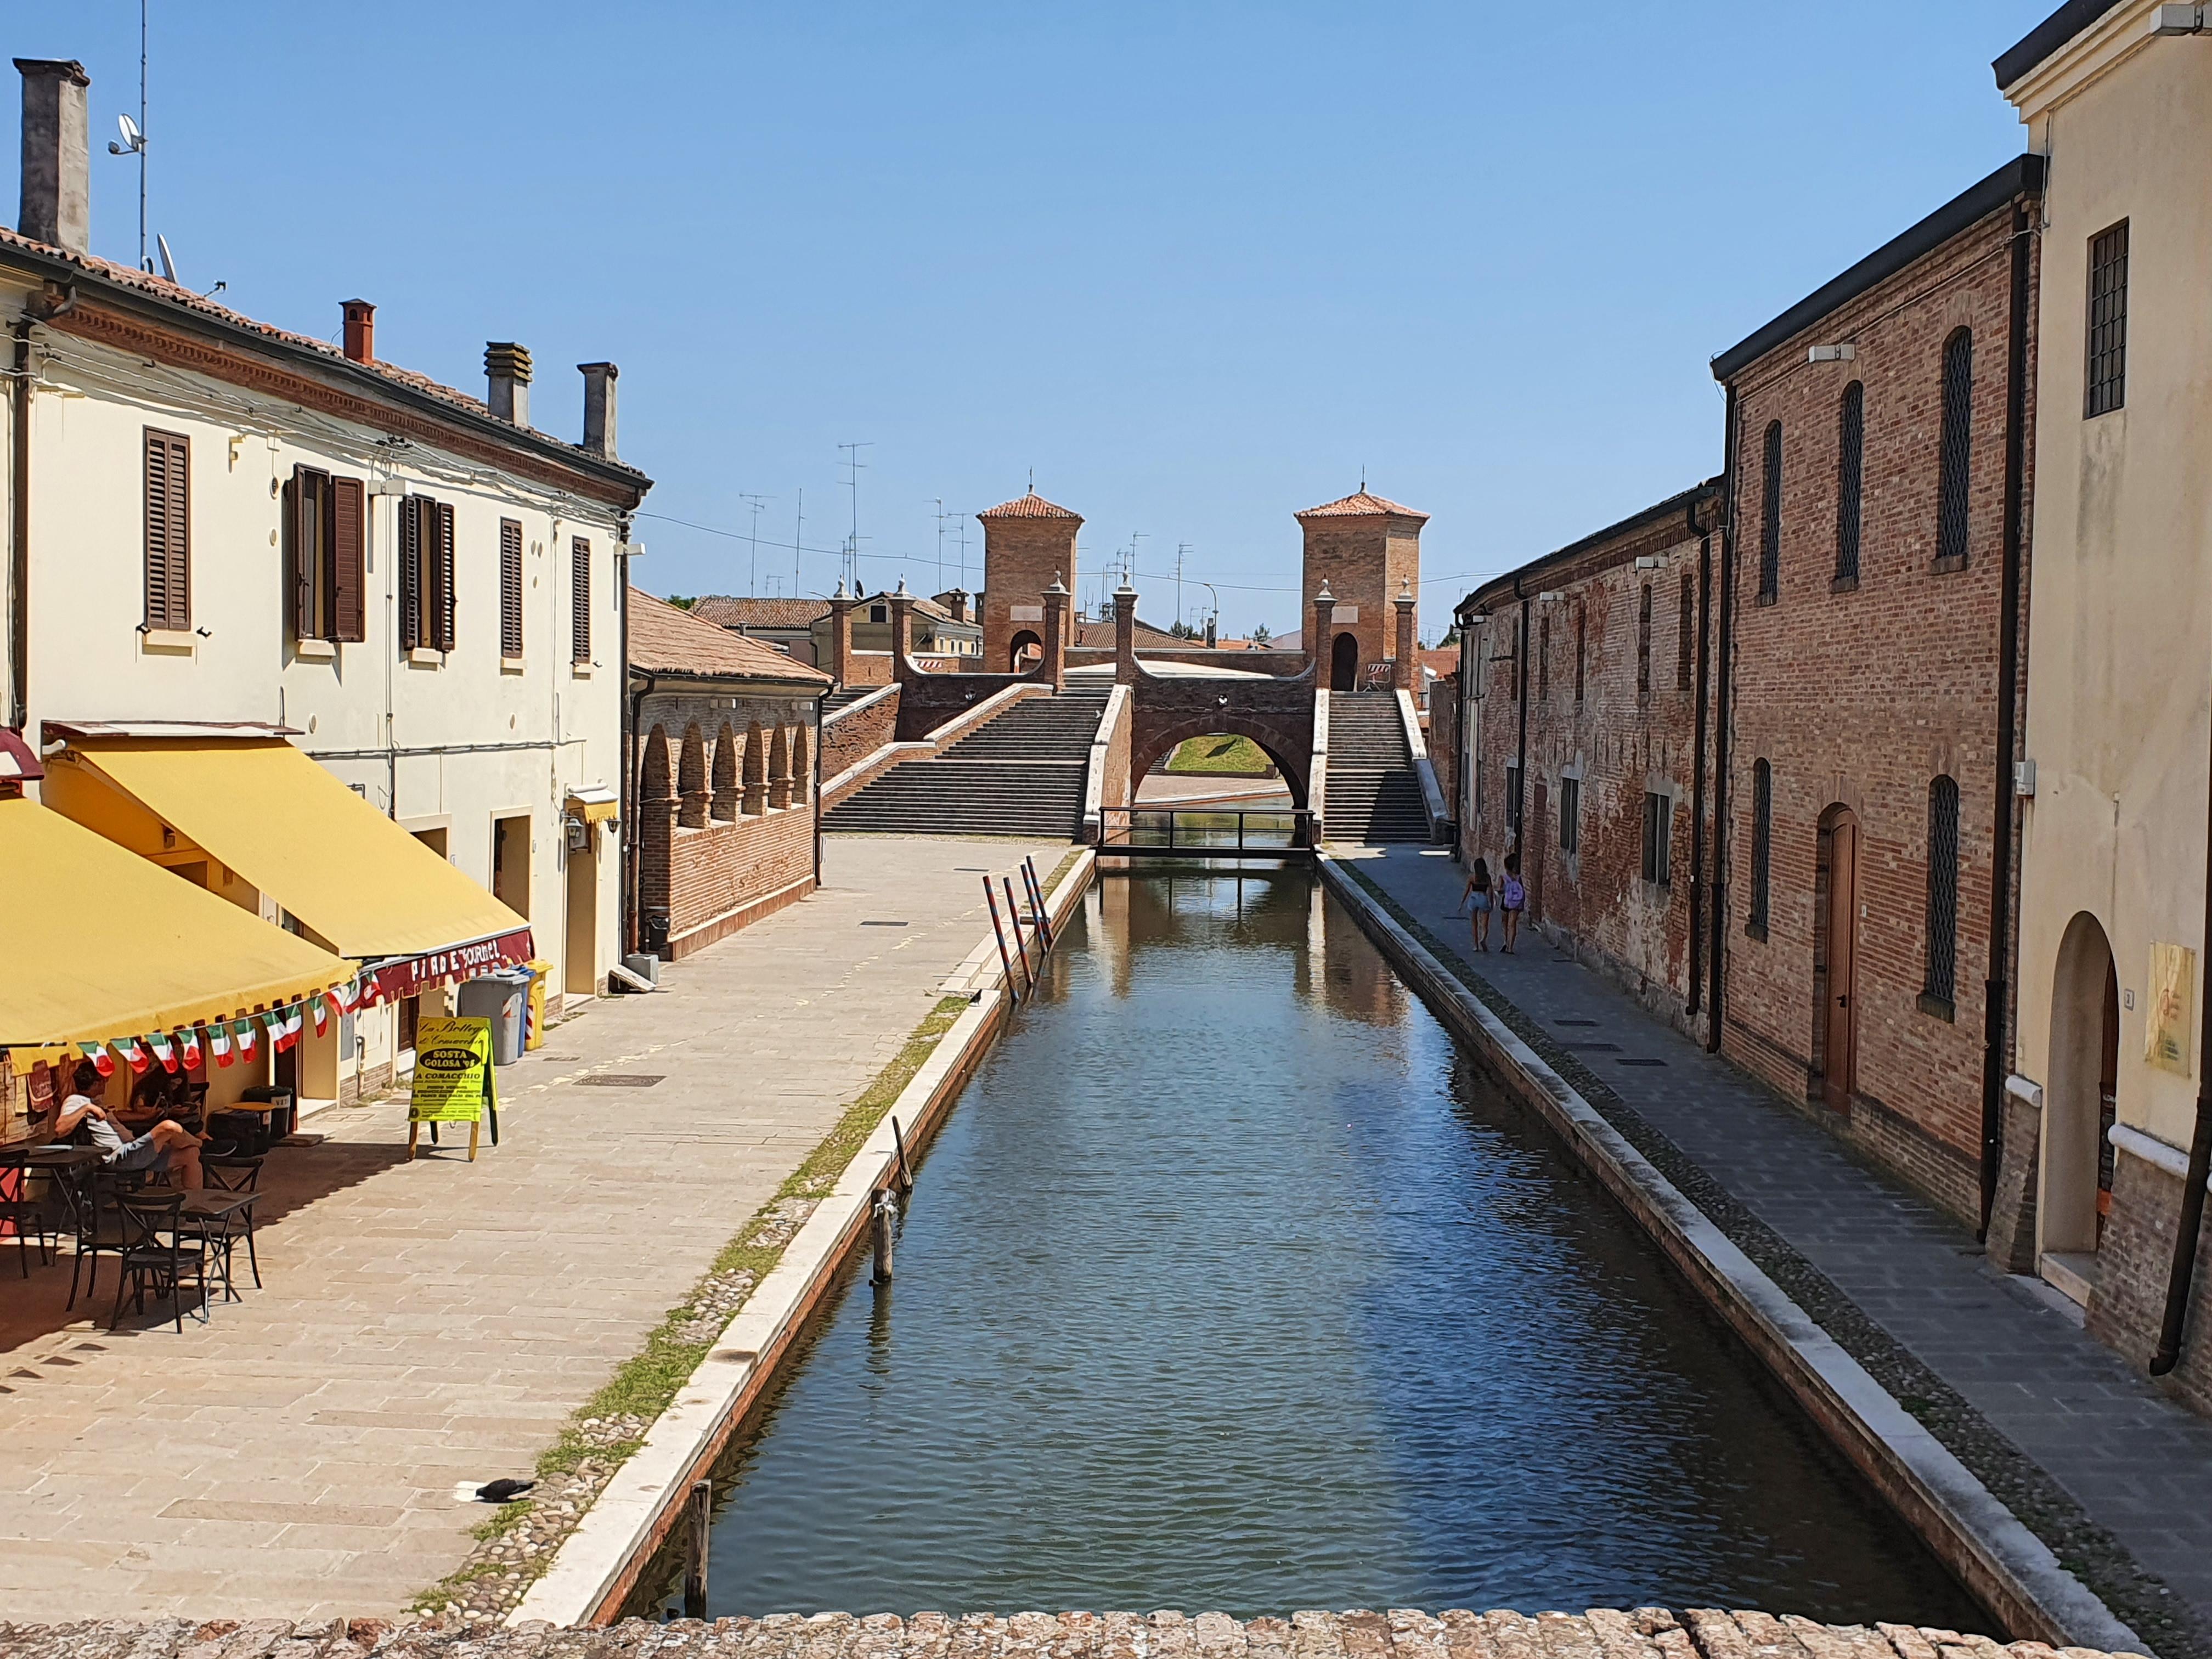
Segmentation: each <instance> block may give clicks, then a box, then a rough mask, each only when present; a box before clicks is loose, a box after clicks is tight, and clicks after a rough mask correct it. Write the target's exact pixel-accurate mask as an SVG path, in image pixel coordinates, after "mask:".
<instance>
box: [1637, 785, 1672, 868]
mask: <svg viewBox="0 0 2212 1659" xmlns="http://www.w3.org/2000/svg"><path fill="white" fill-rule="evenodd" d="M1673 842H1674V797H1673V796H1672V795H1669V794H1665V793H1661V792H1660V791H1658V790H1656V789H1647V790H1645V791H1644V880H1646V881H1648V882H1652V883H1655V884H1657V885H1658V886H1661V887H1664V886H1665V885H1667V884H1668V882H1669V881H1670V880H1672V879H1673V878H1674V870H1673V868H1672V866H1673V863H1674V859H1673V853H1674V846H1673Z"/></svg>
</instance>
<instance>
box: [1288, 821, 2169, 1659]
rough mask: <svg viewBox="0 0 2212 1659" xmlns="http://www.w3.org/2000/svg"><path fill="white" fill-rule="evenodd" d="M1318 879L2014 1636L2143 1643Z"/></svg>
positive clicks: (1680, 1204) (1429, 975) (1532, 1060)
mask: <svg viewBox="0 0 2212 1659" xmlns="http://www.w3.org/2000/svg"><path fill="white" fill-rule="evenodd" d="M1319 865H1320V870H1321V874H1322V879H1323V881H1324V882H1325V883H1326V884H1328V888H1329V890H1330V891H1331V892H1333V893H1334V895H1335V896H1337V897H1338V898H1339V899H1340V900H1341V901H1342V902H1344V904H1345V905H1346V908H1348V909H1349V910H1350V911H1351V912H1352V915H1353V916H1354V917H1355V918H1356V919H1357V920H1358V922H1359V925H1360V927H1361V928H1362V929H1363V930H1364V932H1365V933H1367V934H1368V936H1369V937H1370V939H1373V940H1374V941H1375V943H1376V945H1377V947H1378V948H1379V949H1380V950H1381V951H1383V954H1384V956H1385V957H1387V958H1388V959H1389V962H1390V963H1391V964H1392V966H1393V967H1394V968H1395V969H1397V971H1398V972H1399V973H1400V974H1401V975H1402V976H1403V977H1404V979H1405V980H1406V981H1407V984H1408V985H1409V986H1411V987H1412V988H1413V990H1414V991H1415V992H1416V993H1417V994H1419V996H1420V997H1421V999H1422V1000H1423V1001H1424V1002H1425V1003H1426V1004H1427V1005H1428V1006H1429V1007H1430V1008H1431V1011H1432V1012H1434V1013H1435V1014H1436V1015H1437V1018H1439V1019H1440V1020H1441V1021H1442V1022H1443V1024H1444V1025H1445V1026H1446V1028H1447V1029H1448V1030H1450V1031H1451V1032H1452V1033H1453V1034H1454V1036H1456V1037H1458V1038H1459V1039H1460V1041H1461V1042H1462V1044H1463V1046H1464V1047H1465V1048H1467V1050H1468V1052H1469V1054H1471V1055H1473V1056H1474V1058H1475V1059H1476V1060H1477V1061H1478V1062H1479V1063H1481V1064H1482V1065H1483V1066H1485V1067H1486V1069H1487V1070H1488V1071H1490V1072H1491V1073H1492V1074H1493V1075H1494V1076H1495V1077H1496V1078H1497V1079H1498V1080H1499V1081H1500V1082H1501V1083H1502V1084H1504V1086H1505V1087H1506V1088H1508V1089H1509V1090H1510V1091H1511V1092H1512V1093H1513V1094H1514V1095H1515V1096H1516V1097H1517V1098H1519V1099H1520V1100H1522V1102H1524V1103H1526V1104H1527V1105H1528V1107H1529V1108H1531V1109H1533V1110H1534V1111H1535V1112H1536V1113H1537V1114H1538V1115H1540V1116H1541V1118H1542V1119H1543V1120H1544V1121H1546V1122H1547V1124H1549V1125H1550V1127H1552V1128H1553V1131H1554V1132H1555V1133H1558V1134H1559V1137H1560V1139H1562V1140H1564V1141H1565V1143H1566V1145H1567V1146H1569V1147H1570V1148H1571V1150H1572V1151H1573V1152H1575V1154H1576V1155H1577V1158H1579V1159H1580V1160H1581V1162H1582V1163H1583V1165H1584V1166H1585V1167H1586V1168H1588V1169H1589V1170H1590V1171H1591V1172H1592V1173H1593V1174H1594V1175H1595V1176H1596V1177H1597V1179H1598V1180H1599V1181H1600V1182H1601V1183H1602V1184H1603V1185H1604V1186H1605V1187H1606V1188H1607V1190H1608V1191H1609V1192H1610V1193H1611V1194H1613V1197H1614V1198H1615V1199H1616V1200H1618V1201H1619V1202H1620V1204H1621V1205H1622V1206H1623V1207H1624V1208H1625V1209H1626V1210H1627V1212H1629V1214H1630V1215H1631V1216H1632V1217H1633V1218H1635V1219H1636V1221H1637V1222H1638V1224H1639V1225H1641V1226H1642V1227H1643V1228H1644V1230H1645V1231H1647V1232H1648V1233H1649V1234H1650V1236H1651V1237H1652V1238H1653V1239H1654V1240H1655V1241H1656V1243H1658V1245H1659V1246H1660V1248H1661V1249H1662V1250H1663V1251H1664V1252H1665V1253H1666V1255H1668V1259H1669V1260H1670V1261H1673V1262H1674V1265H1675V1267H1677V1268H1678V1269H1679V1270H1680V1272H1681V1273H1683V1275H1684V1276H1685V1277H1686V1279H1688V1280H1689V1281H1690V1283H1691V1284H1692V1285H1693V1286H1694V1287H1695V1288H1696V1289H1697V1290H1698V1291H1699V1293H1700V1295H1702V1296H1703V1297H1705V1300H1706V1301H1707V1302H1708V1303H1709V1304H1711V1306H1712V1307H1713V1308H1714V1309H1715V1310H1717V1312H1718V1313H1719V1314H1720V1316H1722V1317H1723V1319H1725V1320H1726V1321H1727V1322H1728V1323H1729V1326H1730V1327H1731V1328H1733V1329H1734V1330H1735V1332H1736V1333H1737V1334H1739V1335H1740V1336H1741V1338H1742V1339H1743V1340H1744V1341H1745V1342H1746V1343H1747V1345H1748V1346H1749V1347H1750V1348H1751V1350H1752V1351H1753V1353H1754V1354H1756V1355H1757V1356H1758V1357H1759V1359H1760V1360H1761V1362H1762V1363H1764V1364H1765V1366H1766V1367H1767V1369H1768V1370H1770V1371H1771V1372H1772V1374H1773V1375H1774V1376H1776V1377H1778V1379H1779V1380H1780V1381H1781V1382H1782V1383H1783V1384H1784V1386H1785V1387H1786V1388H1787V1389H1789V1390H1790V1393H1791V1394H1792V1395H1793V1396H1794V1397H1795V1398H1796V1400H1797V1401H1798V1402H1799V1403H1800V1404H1801V1405H1802V1407H1804V1408H1805V1410H1806V1411H1807V1413H1808V1414H1809V1415H1810V1416H1811V1417H1812V1418H1813V1419H1814V1421H1815V1422H1816V1423H1818V1424H1819V1425H1820V1427H1821V1428H1822V1429H1823V1431H1825V1432H1826V1434H1827V1435H1828V1437H1830V1439H1831V1440H1832V1442H1833V1443H1835V1444H1836V1445H1837V1446H1838V1448H1839V1449H1841V1450H1842V1451H1843V1452H1844V1455H1846V1456H1848V1457H1849V1458H1850V1461H1851V1462H1852V1463H1853V1464H1854V1465H1855V1466H1856V1467H1857V1468H1858V1469H1859V1470H1860V1471H1861V1472H1862V1473H1863V1474H1864V1475H1865V1476H1866V1478H1867V1479H1868V1480H1869V1481H1870V1482H1871V1483H1872V1484H1873V1485H1874V1486H1875V1489H1876V1490H1877V1491H1878V1492H1881V1494H1882V1496H1883V1497H1884V1498H1886V1499H1887V1501H1888V1502H1889V1503H1890V1504H1892V1506H1893V1507H1894V1508H1895V1509H1896V1510H1897V1511H1898V1512H1899V1515H1900V1516H1903V1517H1904V1519H1905V1521H1906V1522H1907V1523H1908V1524H1910V1525H1911V1527H1912V1528H1914V1529H1915V1530H1916V1531H1917V1533H1918V1534H1920V1535H1921V1537H1922V1538H1923V1539H1924V1540H1925V1541H1927V1542H1928V1544H1929V1547H1931V1548H1932V1549H1934V1550H1935V1551H1936V1554H1937V1555H1938V1557H1939V1558H1940V1559H1942V1560H1943V1562H1944V1563H1945V1565H1947V1566H1948V1568H1949V1569H1950V1570H1951V1571H1952V1572H1953V1573H1954V1574H1955V1575H1956V1576H1957V1577H1958V1578H1959V1579H1960V1583H1963V1584H1964V1585H1965V1586H1966V1589H1968V1590H1969V1591H1970V1592H1971V1593H1972V1595H1974V1596H1975V1597H1976V1598H1977V1599H1978V1601H1981V1602H1982V1603H1983V1604H1984V1606H1985V1607H1988V1608H1989V1610H1990V1613H1992V1614H1994V1615H1995V1616H1996V1619H1997V1620H1999V1621H2000V1622H2001V1623H2002V1626H2004V1628H2005V1629H2006V1630H2007V1631H2008V1632H2012V1633H2013V1634H2014V1635H2015V1636H2016V1637H2019V1638H2024V1639H2027V1640H2029V1641H2036V1642H2047V1643H2051V1644H2056V1645H2059V1646H2066V1645H2069V1644H2078V1645H2081V1646H2097V1647H2105V1648H2124V1649H2134V1648H2139V1647H2141V1646H2142V1641H2141V1638H2138V1637H2137V1636H2136V1633H2135V1632H2134V1631H2133V1630H2131V1629H2130V1627H2129V1626H2127V1625H2126V1624H2125V1623H2124V1621H2123V1620H2120V1619H2119V1618H2118V1616H2117V1615H2115V1614H2114V1613H2112V1610H2111V1609H2110V1608H2109V1607H2106V1604H2105V1603H2104V1602H2103V1601H2101V1600H2100V1598H2099V1597H2098V1596H2097V1595H2094V1594H2093V1592H2091V1591H2090V1590H2089V1589H2087V1588H2086V1587H2085V1586H2084V1585H2083V1584H2082V1583H2081V1581H2080V1580H2079V1579H2077V1578H2076V1577H2075V1576H2074V1575H2073V1574H2072V1573H2070V1572H2069V1571H2066V1569H2065V1568H2064V1567H2063V1566H2062V1565H2060V1564H2059V1562H2058V1559H2057V1556H2056V1555H2055V1554H2053V1553H2052V1552H2051V1549H2050V1547H2048V1546H2047V1545H2046V1544H2045V1543H2044V1541H2042V1540H2041V1539H2040V1538H2039V1537H2037V1536H2036V1535H2035V1534H2034V1533H2033V1531H2031V1530H2030V1529H2029V1528H2027V1526H2026V1525H2025V1524H2024V1523H2023V1522H2021V1520H2020V1519H2019V1518H2018V1517H2017V1516H2015V1515H2014V1514H2013V1513H2012V1511H2011V1510H2009V1509H2008V1508H2007V1507H2006V1505H2005V1504H2003V1503H2002V1501H2001V1500H2000V1499H1999V1498H1997V1497H1996V1495H1995V1494H1994V1493H1993V1492H1990V1489H1989V1487H1988V1486H1985V1485H1984V1484H1983V1482H1982V1481H1981V1480H1979V1479H1978V1478H1977V1477H1976V1476H1975V1475H1974V1474H1972V1472H1971V1471H1970V1470H1968V1469H1967V1468H1966V1466H1965V1465H1964V1464H1963V1463H1961V1462H1960V1461H1959V1459H1958V1458H1957V1457H1956V1456H1955V1455H1954V1454H1953V1453H1952V1452H1951V1451H1950V1450H1949V1449H1948V1448H1946V1447H1945V1446H1944V1445H1943V1444H1942V1443H1941V1442H1940V1441H1939V1440H1937V1439H1936V1437H1935V1436H1934V1435H1933V1434H1931V1433H1930V1432H1929V1430H1928V1429H1927V1428H1925V1427H1924V1426H1923V1425H1921V1424H1920V1423H1919V1422H1918V1421H1917V1419H1914V1417H1913V1416H1912V1415H1911V1413H1910V1412H1908V1411H1907V1410H1906V1408H1905V1405H1904V1404H1903V1403H1902V1402H1901V1401H1899V1400H1898V1399H1897V1398H1896V1397H1895V1396H1894V1395H1891V1394H1890V1393H1889V1392H1888V1390H1887V1389H1884V1388H1883V1387H1882V1386H1881V1383H1878V1382H1877V1381H1876V1380H1875V1377H1874V1376H1872V1375H1871V1374H1869V1372H1868V1370H1866V1369H1865V1367H1863V1365H1861V1364H1859V1363H1858V1361H1857V1359H1855V1358H1853V1357H1852V1356H1851V1355H1850V1353H1849V1352H1846V1351H1845V1349H1844V1347H1843V1346H1841V1345H1840V1344H1839V1343H1838V1342H1837V1340H1835V1339H1834V1338H1833V1337H1832V1336H1830V1335H1829V1334H1827V1333H1826V1331H1825V1330H1823V1329H1822V1328H1820V1325H1819V1324H1818V1323H1817V1322H1815V1321H1814V1319H1813V1318H1812V1317H1811V1316H1809V1315H1808V1313H1807V1312H1806V1311H1805V1310H1803V1309H1802V1307H1800V1306H1799V1305H1798V1304H1796V1301H1795V1300H1794V1299H1793V1298H1792V1297H1790V1295H1789V1294H1788V1293H1787V1292H1785V1291H1784V1290H1783V1289H1782V1288H1781V1287H1780V1286H1779V1285H1777V1284H1776V1283H1775V1281H1774V1280H1773V1279H1771V1278H1770V1277H1769V1276H1768V1275H1767V1274H1766V1273H1765V1272H1763V1271H1762V1270H1761V1269H1760V1268H1759V1267H1758V1266H1757V1265H1756V1264H1755V1263H1753V1261H1752V1260H1751V1259H1750V1257H1749V1256H1747V1255H1746V1254H1745V1253H1744V1251H1743V1250H1742V1249H1740V1248H1739V1247H1738V1246H1737V1245H1736V1243H1735V1242H1734V1241H1732V1240H1731V1239H1730V1238H1729V1237H1728V1236H1727V1234H1726V1233H1724V1232H1723V1231H1722V1230H1721V1229H1720V1227H1718V1226H1717V1225H1716V1224H1715V1223H1714V1222H1713V1221H1712V1220H1711V1219H1710V1218H1708V1217H1707V1216H1706V1215H1705V1213H1704V1212H1702V1211H1701V1210H1699V1208H1698V1206H1696V1205H1695V1204H1694V1203H1693V1202H1692V1200H1690V1199H1689V1198H1687V1197H1686V1195H1685V1194H1683V1193H1682V1191H1681V1190H1680V1188H1678V1187H1677V1186H1675V1185H1674V1182H1671V1181H1669V1180H1668V1178H1667V1177H1666V1176H1664V1175H1662V1173H1661V1172H1660V1170H1658V1169H1657V1168H1656V1167H1655V1166H1654V1165H1653V1164H1651V1162H1650V1160H1649V1159H1648V1158H1645V1157H1644V1154H1643V1153H1641V1152H1638V1150H1637V1149H1636V1147H1635V1146H1633V1145H1632V1144H1631V1142H1630V1141H1629V1140H1628V1139H1627V1138H1626V1136H1625V1135H1623V1134H1622V1133H1621V1132H1620V1130H1619V1129H1618V1128H1616V1127H1614V1126H1613V1123H1612V1122H1611V1121H1608V1120H1607V1118H1606V1117H1605V1116H1604V1115H1602V1114H1601V1113H1600V1112H1599V1111H1598V1110H1597V1109H1595V1108H1594V1107H1593V1106H1592V1105H1591V1104H1590V1103H1589V1101H1587V1100H1586V1099H1585V1098H1584V1097H1583V1095H1582V1094H1581V1093H1580V1092H1579V1091H1577V1090H1576V1089H1575V1088H1574V1087H1573V1086H1572V1085H1571V1084H1570V1083H1569V1082H1568V1081H1567V1080H1566V1079H1565V1078H1564V1077H1562V1076H1561V1075H1560V1074H1559V1073H1558V1072H1557V1071H1555V1070H1554V1069H1553V1067H1552V1066H1550V1065H1549V1064H1548V1063H1547V1061H1546V1060H1544V1059H1543V1058H1542V1057H1541V1055H1539V1054H1537V1053H1536V1052H1535V1050H1534V1048H1531V1047H1530V1046H1529V1045H1528V1043H1527V1042H1524V1041H1523V1040H1522V1038H1521V1036H1519V1035H1517V1034H1516V1032H1515V1031H1514V1030H1512V1028H1511V1027H1510V1025H1509V1024H1507V1023H1506V1022H1505V1020H1504V1019H1503V1018H1500V1017H1499V1015H1498V1013H1497V1012H1495V1011H1493V1010H1492V1008H1490V1007H1489V1006H1487V1005H1486V1004H1485V1003H1484V1002H1483V1001H1482V1000H1481V999H1480V998H1479V997H1477V996H1476V995H1475V994H1474V992H1472V991H1471V990H1470V989H1468V987H1467V986H1466V985H1465V984H1463V983H1462V981H1461V980H1460V979H1459V978H1458V976H1457V975H1455V974H1453V973H1452V972H1451V971H1450V970H1449V969H1447V968H1446V967H1445V966H1444V965H1443V963H1441V962H1440V961H1439V960H1438V959H1437V957H1435V956H1434V955H1433V954H1432V953H1431V951H1429V950H1428V948H1427V947H1426V946H1425V945H1423V944H1422V943H1421V942H1420V940H1419V939H1416V938H1415V937H1414V936H1413V933H1411V932H1409V931H1408V930H1407V928H1406V927H1403V926H1401V924H1400V923H1399V921H1397V920H1396V919H1395V917H1393V916H1392V915H1390V914H1389V911H1388V910H1386V909H1385V908H1384V907H1383V905H1382V904H1381V903H1380V902H1377V901H1376V898H1375V897H1374V896H1372V895H1371V894H1370V892H1369V891H1368V890H1367V889H1366V887H1365V886H1364V884H1362V883H1361V882H1360V881H1359V880H1358V879H1357V878H1355V877H1353V876H1352V874H1350V873H1349V872H1348V871H1347V870H1346V867H1345V866H1344V865H1343V864H1342V863H1340V861H1339V860H1335V859H1334V858H1332V857H1330V856H1328V855H1327V854H1324V855H1323V856H1322V859H1321V860H1319Z"/></svg>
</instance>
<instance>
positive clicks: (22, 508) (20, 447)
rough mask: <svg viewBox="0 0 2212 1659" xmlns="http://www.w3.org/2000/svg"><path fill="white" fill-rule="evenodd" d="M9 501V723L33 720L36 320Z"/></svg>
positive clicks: (16, 427) (27, 322)
mask: <svg viewBox="0 0 2212 1659" xmlns="http://www.w3.org/2000/svg"><path fill="white" fill-rule="evenodd" d="M13 390H14V392H15V398H14V410H13V413H12V415H11V417H10V420H9V425H10V427H11V428H12V430H11V431H10V432H9V439H10V443H9V448H10V450H11V451H12V452H13V453H11V455H10V457H9V460H10V465H9V486H8V496H9V508H10V512H9V523H8V724H9V726H13V727H15V729H16V730H17V731H19V732H20V731H21V730H22V728H23V723H24V722H25V721H26V720H29V719H30V717H31V660H30V651H31V319H29V318H28V317H25V318H23V319H21V320H20V321H19V322H17V323H16V325H15V380H14V382H13Z"/></svg>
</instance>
